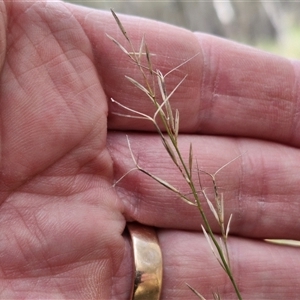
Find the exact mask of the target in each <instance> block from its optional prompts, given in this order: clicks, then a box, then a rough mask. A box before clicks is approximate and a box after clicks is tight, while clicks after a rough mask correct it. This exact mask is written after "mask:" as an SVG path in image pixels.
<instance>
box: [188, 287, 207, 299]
mask: <svg viewBox="0 0 300 300" xmlns="http://www.w3.org/2000/svg"><path fill="white" fill-rule="evenodd" d="M185 284H186V285H187V286H188V288H189V289H190V290H191V291H192V292H193V293H194V294H195V295H196V296H197V297H199V298H200V299H201V300H206V299H205V298H204V297H203V296H202V295H201V294H200V293H199V292H198V291H197V290H195V289H194V288H193V287H191V286H190V285H189V284H188V283H185Z"/></svg>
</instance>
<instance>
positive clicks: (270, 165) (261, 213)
mask: <svg viewBox="0 0 300 300" xmlns="http://www.w3.org/2000/svg"><path fill="white" fill-rule="evenodd" d="M129 140H130V144H131V149H132V152H133V155H134V157H135V159H136V160H137V161H138V163H139V165H140V166H141V167H143V168H144V169H146V170H147V171H148V172H150V173H152V174H154V175H155V176H158V177H160V178H161V179H163V180H165V181H167V182H168V183H170V184H172V185H173V186H174V187H176V188H177V189H178V190H180V191H181V192H182V193H183V194H185V195H187V196H189V197H190V198H191V199H193V197H191V190H190V189H189V188H188V185H187V183H186V181H185V180H184V179H183V177H182V175H181V173H180V172H179V171H178V170H176V168H175V167H174V165H173V164H172V161H171V159H170V157H168V155H167V154H166V153H165V152H166V151H165V149H164V148H163V146H162V145H161V141H160V138H159V137H157V136H156V135H146V136H145V135H141V134H132V133H131V134H129ZM189 143H192V144H193V152H194V166H193V170H194V172H193V174H194V175H193V178H194V182H195V186H196V189H197V190H198V194H199V195H200V197H201V198H200V200H201V203H202V205H203V207H204V208H205V212H206V214H207V216H208V217H209V220H210V221H211V224H212V227H213V229H214V230H219V226H218V224H217V222H216V220H215V219H214V217H213V215H212V213H211V212H210V210H209V209H208V208H207V203H206V201H205V199H204V198H203V195H201V188H200V185H199V182H198V177H197V165H196V161H197V163H198V166H199V168H200V169H202V170H204V171H206V172H210V173H214V172H216V171H217V170H218V169H219V168H221V167H222V166H223V165H225V164H226V163H228V162H229V161H231V160H232V159H234V158H236V157H237V156H239V155H241V157H239V158H238V159H236V160H235V161H234V162H232V163H231V164H229V165H228V166H226V167H225V168H224V169H222V170H221V171H220V172H219V173H218V174H217V175H216V183H217V186H218V187H219V192H220V193H223V197H224V206H225V219H226V220H228V219H229V216H230V214H233V219H232V222H231V225H230V232H231V234H237V235H241V236H248V237H258V238H291V239H300V235H299V228H300V221H299V217H298V216H299V213H300V209H299V205H298V197H297V195H298V194H299V192H300V190H299V189H300V188H299V184H298V182H299V180H300V174H299V170H298V168H297V166H298V162H299V161H300V153H299V151H298V150H297V149H294V148H291V147H288V146H283V145H278V144H274V143H270V142H260V141H256V140H252V139H250V140H248V139H234V138H231V139H228V138H222V137H219V138H216V137H213V138H212V137H196V136H182V137H181V138H180V139H179V145H180V150H181V152H182V156H183V159H184V160H185V161H186V162H187V161H188V153H189ZM109 148H110V152H111V155H112V157H113V160H114V165H115V178H116V179H119V178H121V177H122V176H123V175H124V174H126V173H127V172H128V170H130V169H132V168H134V167H135V165H134V162H133V161H132V158H131V156H130V150H129V149H128V144H127V141H126V137H125V135H124V134H122V133H119V134H118V133H114V134H113V133H110V134H109ZM200 175H201V182H202V186H203V188H204V189H205V191H206V193H207V195H208V196H209V197H210V199H211V201H212V202H213V203H214V200H213V199H214V195H213V187H212V183H211V180H210V178H209V177H208V176H205V175H203V174H200ZM116 188H117V191H118V193H119V196H120V198H121V199H122V200H123V202H124V204H125V207H126V212H125V215H126V216H127V218H128V219H129V220H130V219H134V220H137V221H139V222H141V223H147V224H150V225H153V226H158V227H164V228H176V229H188V230H200V224H201V222H202V221H201V218H200V214H199V211H198V210H197V208H196V207H194V206H191V205H188V204H187V203H185V202H184V201H183V200H181V199H180V198H179V197H178V196H177V195H175V194H174V193H172V192H171V191H169V190H167V189H166V188H165V187H164V186H162V185H160V184H159V183H157V182H156V181H154V180H153V179H152V178H149V177H148V176H146V175H145V174H142V173H140V172H138V171H133V172H130V173H129V174H127V175H126V176H125V177H124V178H123V179H122V180H121V181H120V182H118V183H117V186H116Z"/></svg>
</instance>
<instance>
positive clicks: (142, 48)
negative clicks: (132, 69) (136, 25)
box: [138, 35, 145, 63]
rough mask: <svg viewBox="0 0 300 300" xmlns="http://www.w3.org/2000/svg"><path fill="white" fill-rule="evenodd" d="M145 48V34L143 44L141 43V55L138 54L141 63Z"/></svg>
mask: <svg viewBox="0 0 300 300" xmlns="http://www.w3.org/2000/svg"><path fill="white" fill-rule="evenodd" d="M144 48H145V36H144V35H143V37H142V41H141V45H140V51H139V56H138V58H139V63H141V60H142V55H143V50H144Z"/></svg>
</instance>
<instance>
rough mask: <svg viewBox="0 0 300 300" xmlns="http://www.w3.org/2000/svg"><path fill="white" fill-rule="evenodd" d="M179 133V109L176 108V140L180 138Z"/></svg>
mask: <svg viewBox="0 0 300 300" xmlns="http://www.w3.org/2000/svg"><path fill="white" fill-rule="evenodd" d="M178 134H179V110H178V109H176V111H175V132H174V135H175V138H176V142H177V139H178ZM190 175H191V176H192V173H190Z"/></svg>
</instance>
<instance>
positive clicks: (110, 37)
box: [106, 33, 132, 59]
mask: <svg viewBox="0 0 300 300" xmlns="http://www.w3.org/2000/svg"><path fill="white" fill-rule="evenodd" d="M106 36H107V37H108V38H109V39H110V40H112V41H113V42H114V43H115V44H116V45H117V46H118V47H119V48H120V49H121V50H122V51H123V52H124V53H125V54H126V55H128V56H129V57H130V58H131V59H132V56H131V54H130V53H129V52H128V51H127V50H126V48H125V47H124V46H122V44H120V43H119V42H118V41H117V40H116V39H115V38H113V37H112V36H110V35H109V34H107V33H106Z"/></svg>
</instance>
